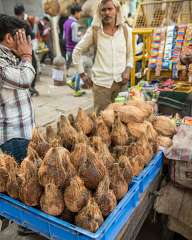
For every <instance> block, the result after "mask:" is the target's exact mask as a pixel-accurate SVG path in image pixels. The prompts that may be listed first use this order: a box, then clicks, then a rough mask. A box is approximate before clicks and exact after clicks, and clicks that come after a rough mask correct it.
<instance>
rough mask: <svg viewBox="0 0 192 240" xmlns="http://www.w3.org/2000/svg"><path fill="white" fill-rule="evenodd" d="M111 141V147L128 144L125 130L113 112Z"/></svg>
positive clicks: (117, 115) (116, 114)
mask: <svg viewBox="0 0 192 240" xmlns="http://www.w3.org/2000/svg"><path fill="white" fill-rule="evenodd" d="M111 141H112V144H113V145H126V144H127V142H128V133H127V128H126V126H125V125H124V124H123V123H122V122H121V120H120V117H119V114H118V113H117V112H115V120H114V124H113V126H112V131H111Z"/></svg>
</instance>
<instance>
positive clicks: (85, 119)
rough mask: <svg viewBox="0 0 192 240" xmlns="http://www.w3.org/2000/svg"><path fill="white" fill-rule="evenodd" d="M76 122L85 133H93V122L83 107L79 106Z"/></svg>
mask: <svg viewBox="0 0 192 240" xmlns="http://www.w3.org/2000/svg"><path fill="white" fill-rule="evenodd" d="M76 124H77V126H79V128H81V129H82V131H83V133H84V134H85V135H88V134H89V133H91V131H92V129H93V122H92V120H91V118H90V117H89V116H88V114H87V113H86V112H85V111H84V110H83V109H81V108H79V111H78V114H77V117H76Z"/></svg>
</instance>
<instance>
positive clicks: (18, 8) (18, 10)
mask: <svg viewBox="0 0 192 240" xmlns="http://www.w3.org/2000/svg"><path fill="white" fill-rule="evenodd" d="M24 12H25V8H24V5H23V4H22V3H18V4H16V5H15V7H14V13H15V15H16V16H20V15H21V14H23V13H24Z"/></svg>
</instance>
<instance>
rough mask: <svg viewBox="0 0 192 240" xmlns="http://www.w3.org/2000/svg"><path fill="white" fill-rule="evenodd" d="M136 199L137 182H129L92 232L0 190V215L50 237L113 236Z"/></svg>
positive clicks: (81, 239)
mask: <svg viewBox="0 0 192 240" xmlns="http://www.w3.org/2000/svg"><path fill="white" fill-rule="evenodd" d="M138 202H139V185H138V183H136V182H135V183H134V182H132V183H131V184H130V188H129V191H128V192H127V194H126V195H125V197H124V198H123V199H122V200H121V201H120V202H119V203H118V205H117V207H116V208H115V209H114V211H113V212H112V213H111V214H110V215H109V216H108V217H107V219H106V220H105V222H104V223H103V224H102V226H101V227H100V228H99V229H98V231H97V232H96V233H91V232H89V231H86V230H84V229H82V228H79V227H77V226H74V225H72V224H69V223H67V222H65V221H63V220H60V219H58V218H56V217H53V216H50V215H48V214H45V213H43V212H42V211H40V210H38V209H35V208H32V207H28V206H26V205H25V204H23V203H21V202H19V201H17V200H14V199H12V198H11V197H9V196H7V195H4V194H0V215H2V216H4V217H6V218H8V219H10V220H12V221H15V222H16V223H17V224H19V225H22V226H24V227H26V228H29V229H31V230H33V231H34V232H37V233H39V234H41V235H43V236H45V237H47V238H49V239H54V240H65V239H66V240H72V239H78V240H91V239H95V240H109V239H110V240H113V239H115V238H116V237H117V235H118V233H119V232H120V231H121V229H122V228H123V227H124V225H125V224H126V222H127V221H128V219H129V216H130V215H131V214H132V212H133V211H134V209H135V207H136V206H137V205H138Z"/></svg>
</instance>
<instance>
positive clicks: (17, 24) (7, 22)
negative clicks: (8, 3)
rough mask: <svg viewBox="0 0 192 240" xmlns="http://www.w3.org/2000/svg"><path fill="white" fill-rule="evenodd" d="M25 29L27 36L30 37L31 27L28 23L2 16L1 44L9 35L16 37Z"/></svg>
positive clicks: (0, 20) (0, 19)
mask: <svg viewBox="0 0 192 240" xmlns="http://www.w3.org/2000/svg"><path fill="white" fill-rule="evenodd" d="M22 28H24V29H25V31H26V35H29V31H30V30H29V26H28V25H27V23H26V22H24V21H21V20H18V19H17V18H16V17H12V16H8V15H6V14H0V42H2V41H3V40H4V38H5V35H6V34H7V33H10V34H11V35H12V36H14V35H15V34H16V32H17V30H18V29H22Z"/></svg>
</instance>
